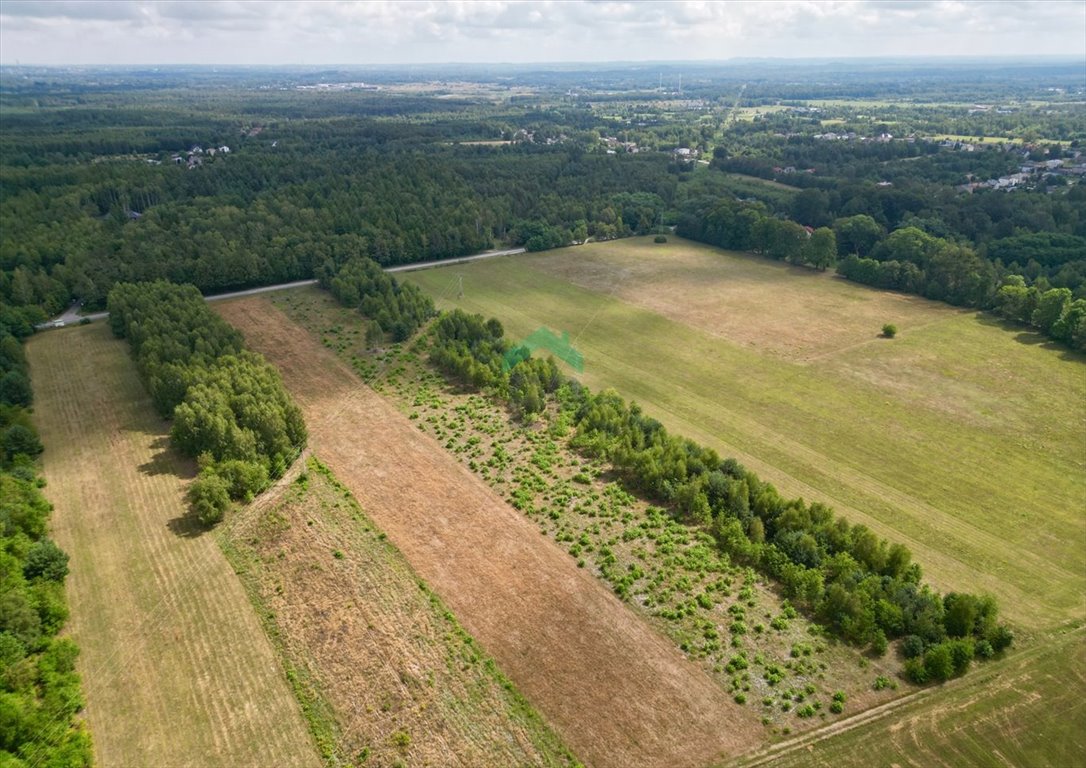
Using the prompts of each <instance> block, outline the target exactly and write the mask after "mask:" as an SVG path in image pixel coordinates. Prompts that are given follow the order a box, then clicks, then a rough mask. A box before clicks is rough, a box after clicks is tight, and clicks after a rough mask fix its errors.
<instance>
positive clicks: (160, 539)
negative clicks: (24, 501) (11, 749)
mask: <svg viewBox="0 0 1086 768" xmlns="http://www.w3.org/2000/svg"><path fill="white" fill-rule="evenodd" d="M27 352H28V356H29V358H30V363H31V367H32V371H33V375H34V392H35V404H36V408H35V423H36V425H37V427H38V429H39V430H40V433H41V436H42V439H43V441H44V442H45V444H46V446H47V448H46V451H45V454H44V456H43V470H44V476H45V478H46V480H47V481H48V485H47V487H46V489H45V494H46V497H47V498H48V499H49V500H50V501H51V502H52V503H53V504H54V505H55V511H54V512H53V516H52V519H51V525H52V531H53V533H52V535H53V536H54V537H55V538H56V540H57V542H58V543H59V544H60V545H61V546H62V547H63V548H64V549H65V550H66V551H67V552H69V553H70V555H71V563H70V568H71V573H70V574H69V576H68V582H67V589H68V596H69V603H70V605H71V618H70V620H69V623H68V628H67V631H69V632H70V633H71V635H72V637H73V639H74V640H75V641H76V642H77V643H78V644H79V647H80V649H81V654H80V657H79V660H78V664H77V668H78V671H79V672H80V674H81V676H82V678H83V690H84V693H85V696H86V702H87V703H86V709H85V712H84V715H85V717H86V719H87V722H88V724H89V726H90V731H91V736H92V738H93V741H94V749H95V759H96V762H97V763H98V764H99V765H104V766H105V765H133V766H134V765H170V766H178V768H182V767H183V766H192V767H193V768H203V767H204V766H220V765H221V766H239V765H287V764H289V765H297V766H319V765H320V764H321V763H320V760H319V759H318V756H317V751H316V749H315V748H314V744H313V740H312V738H311V737H310V734H309V731H308V729H307V728H306V724H305V721H304V720H303V718H302V713H301V711H300V708H299V706H298V703H297V701H296V700H295V698H294V696H293V695H292V693H291V690H290V687H289V686H288V685H287V681H286V678H285V676H284V673H283V668H282V666H281V665H280V663H279V660H278V659H277V657H276V654H275V652H274V650H273V648H272V646H271V645H270V644H269V642H268V640H267V638H266V637H265V636H264V633H263V631H262V629H261V626H260V623H259V621H258V620H257V617H256V616H255V614H254V613H253V611H252V609H251V607H250V605H249V600H248V599H247V597H246V595H245V592H244V590H243V589H242V587H241V584H240V583H239V582H238V580H237V578H236V577H235V576H234V573H233V571H232V570H231V567H230V565H229V563H227V561H226V559H225V558H224V557H223V554H222V552H221V551H220V549H219V547H218V546H217V545H216V543H215V540H214V539H213V538H212V536H210V535H206V534H202V532H201V530H200V528H199V527H197V526H195V525H193V524H192V523H191V522H190V521H189V520H188V519H187V517H186V511H187V504H186V502H185V499H184V490H185V486H186V485H187V482H188V478H190V477H191V476H192V474H193V472H194V469H195V468H194V467H193V466H191V463H190V462H188V461H186V460H183V459H181V458H179V457H178V456H177V455H176V454H174V453H173V452H172V451H171V450H170V449H169V448H168V446H167V434H168V424H167V423H166V422H164V421H162V420H161V419H159V418H158V417H157V416H156V415H155V411H154V409H153V408H152V406H151V402H150V399H149V397H148V396H147V393H146V391H145V390H144V388H143V384H142V383H141V382H140V380H139V377H138V376H137V374H136V369H135V366H134V365H133V363H132V360H131V358H130V357H129V355H128V347H127V345H125V343H124V342H123V341H118V340H116V339H114V338H113V336H112V334H111V333H110V331H109V328H108V326H107V325H105V324H96V325H90V326H86V327H78V328H69V329H64V330H60V331H52V332H49V333H44V334H40V335H38V336H35V337H34V339H33V340H32V341H31V342H30V344H29V345H28V348H27Z"/></svg>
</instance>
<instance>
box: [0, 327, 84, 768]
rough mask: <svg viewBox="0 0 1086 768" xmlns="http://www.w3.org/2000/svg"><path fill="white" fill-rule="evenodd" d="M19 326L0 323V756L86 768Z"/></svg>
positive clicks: (60, 555) (62, 566)
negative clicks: (37, 465)
mask: <svg viewBox="0 0 1086 768" xmlns="http://www.w3.org/2000/svg"><path fill="white" fill-rule="evenodd" d="M10 317H11V315H6V316H5V317H4V318H0V320H5V321H6V320H7V319H9V318H10ZM17 319H18V318H17ZM27 326H28V324H27V323H23V322H16V323H8V322H0V443H2V448H3V450H2V452H0V756H11V757H13V758H14V761H12V762H11V765H13V766H14V765H22V764H23V762H20V761H24V762H26V764H34V765H64V766H72V767H77V766H85V765H90V764H91V745H90V736H89V735H88V734H87V732H86V730H85V729H84V728H83V727H82V726H80V725H78V724H76V722H75V719H74V718H75V716H76V713H78V712H79V710H80V709H82V707H83V697H82V694H81V693H80V683H79V676H78V675H77V674H76V672H75V658H76V656H77V655H78V653H79V649H78V648H77V647H76V645H75V643H73V642H72V641H71V640H70V639H69V638H58V637H57V633H58V632H59V631H60V629H61V627H62V626H63V625H64V622H65V620H66V619H67V618H68V606H67V602H66V601H65V597H64V579H65V577H66V576H67V575H68V555H67V554H65V553H64V551H63V550H61V549H60V547H58V546H57V545H56V544H55V543H54V542H53V541H52V540H51V539H50V538H49V537H48V536H47V535H46V521H47V519H48V517H49V513H50V511H52V506H51V505H50V504H49V502H48V501H46V500H45V498H44V497H43V496H42V494H41V491H40V490H39V489H40V488H41V487H42V486H43V485H44V484H45V481H44V480H42V479H40V478H38V477H37V475H36V473H35V470H34V464H33V461H34V457H36V456H37V455H38V454H40V453H41V451H42V444H41V441H40V440H39V438H38V433H37V431H36V430H35V429H34V425H33V424H32V423H31V421H30V415H29V408H30V405H31V404H32V402H33V392H32V390H31V388H30V378H29V375H28V371H27V365H26V357H25V355H24V353H23V347H22V344H21V339H22V338H25V336H28V335H29V334H30V332H31V329H30V328H29V327H27ZM0 763H3V764H4V765H7V764H8V763H7V762H4V760H3V759H2V758H0Z"/></svg>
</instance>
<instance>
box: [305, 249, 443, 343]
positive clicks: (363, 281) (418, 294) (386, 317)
mask: <svg viewBox="0 0 1086 768" xmlns="http://www.w3.org/2000/svg"><path fill="white" fill-rule="evenodd" d="M316 274H317V279H318V281H319V283H320V286H321V287H322V288H324V289H325V290H327V291H330V292H331V294H332V295H333V296H335V297H336V299H337V300H338V301H339V303H340V304H343V305H344V306H346V307H352V308H355V309H358V311H359V312H361V313H362V314H363V315H365V316H366V317H368V318H369V319H370V321H371V323H372V325H371V326H370V327H371V329H372V331H373V335H374V336H391V337H392V340H393V341H403V340H405V339H407V338H409V337H410V336H411V335H412V334H414V333H415V331H416V330H418V328H419V326H420V325H422V324H423V323H424V322H426V321H427V320H429V319H430V318H431V317H432V316H433V315H434V302H433V300H432V299H431V298H430V297H429V296H427V295H426V294H425V293H423V291H422V290H421V289H420V288H419V287H418V286H417V285H415V284H413V283H401V282H399V281H398V280H396V278H394V277H392V276H391V275H389V274H388V273H387V272H385V271H384V270H383V269H381V267H380V266H378V264H377V262H375V261H373V260H372V259H367V258H365V257H355V258H352V259H351V260H350V261H348V262H347V263H345V264H343V265H342V266H340V267H339V268H338V269H337V268H336V265H335V262H333V261H331V260H328V261H326V262H325V263H324V264H321V265H320V266H319V267H317V270H316ZM374 340H375V338H370V339H368V341H370V342H372V341H374Z"/></svg>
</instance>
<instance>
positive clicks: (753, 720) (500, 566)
mask: <svg viewBox="0 0 1086 768" xmlns="http://www.w3.org/2000/svg"><path fill="white" fill-rule="evenodd" d="M215 309H216V311H218V312H219V313H220V314H222V315H223V317H225V318H226V319H227V320H228V321H229V322H230V323H232V324H233V325H235V326H236V327H237V328H239V329H240V330H241V331H242V332H243V333H244V334H245V337H246V340H247V343H248V344H249V346H250V347H251V348H253V349H255V350H257V351H260V352H262V353H263V354H264V355H266V356H267V357H268V359H269V360H271V361H272V362H273V363H275V364H276V365H277V366H278V367H279V369H280V370H281V371H282V373H283V377H284V380H285V381H286V384H287V386H288V388H289V389H290V390H291V392H292V394H293V395H294V397H295V399H296V400H297V402H298V403H299V405H300V406H301V407H302V409H303V412H304V414H305V417H306V423H307V424H308V425H309V431H310V446H311V448H312V450H313V451H314V453H315V454H316V455H317V456H319V457H320V458H321V459H322V460H323V461H324V462H325V463H326V464H327V465H328V466H329V467H330V469H332V471H333V472H335V474H336V476H337V477H338V478H339V480H340V481H341V482H342V483H343V484H344V485H345V486H347V487H348V488H349V489H350V490H351V491H352V492H353V493H354V495H355V497H356V498H357V499H358V501H359V502H360V504H361V506H362V508H363V509H364V510H365V512H366V513H367V514H368V515H369V516H370V517H371V518H372V519H373V520H374V522H375V523H376V524H377V525H378V526H379V527H380V528H381V529H382V530H384V531H385V532H386V533H387V534H388V536H389V539H390V540H391V541H392V543H393V544H395V545H396V546H397V548H398V549H400V551H401V552H403V554H404V555H405V557H406V558H407V560H408V562H409V563H410V564H411V566H412V568H413V569H414V570H415V571H416V572H417V573H418V574H419V575H420V576H421V577H422V578H424V579H425V580H426V581H427V582H428V583H429V584H430V585H431V587H433V589H434V590H435V592H437V593H438V594H439V595H440V596H441V598H442V599H443V600H444V601H445V602H446V603H447V604H448V605H449V607H450V608H451V609H452V610H453V612H454V613H455V614H456V616H457V617H458V618H459V620H460V621H461V622H462V623H463V624H464V626H465V628H466V629H467V630H468V631H469V632H470V633H471V634H472V635H473V636H474V637H475V638H476V639H477V640H478V641H479V642H480V644H481V645H482V646H483V648H484V649H485V650H486V651H487V652H488V653H490V654H491V655H492V656H494V658H495V660H496V661H497V663H498V666H499V667H500V668H501V670H502V671H503V672H504V673H505V674H507V675H508V676H509V677H510V678H511V679H512V680H513V682H514V683H515V684H516V685H517V687H518V688H519V689H520V690H521V692H523V693H524V694H525V696H526V697H527V698H528V700H529V701H530V702H531V703H532V705H533V706H535V707H536V708H537V709H538V710H539V711H540V713H541V714H542V715H543V716H544V717H545V718H546V719H547V720H548V721H549V722H550V724H551V725H552V726H553V727H554V728H555V730H556V731H557V732H558V734H559V735H560V736H561V737H562V738H563V740H564V741H565V742H566V743H567V744H568V745H569V746H570V748H571V749H572V750H573V751H574V753H575V754H577V756H578V757H579V758H581V759H582V760H585V761H586V762H587V763H588V764H589V765H592V766H602V767H604V768H607V767H611V766H613V767H614V768H634V767H636V766H660V768H664V767H667V768H681V767H682V766H701V765H704V764H706V763H707V762H709V761H710V760H713V759H721V758H726V757H728V756H734V755H737V754H739V753H741V752H743V751H746V750H747V749H749V748H750V747H751V746H753V745H755V744H757V743H758V742H760V741H761V739H762V735H761V731H762V726H761V724H760V723H759V722H758V720H757V717H756V714H755V713H753V712H750V711H748V710H747V709H746V708H741V707H737V706H735V705H734V704H733V703H732V702H731V700H730V697H728V696H727V695H726V693H725V691H724V690H723V689H722V688H721V687H719V686H717V685H716V684H715V683H714V682H713V681H712V680H710V679H709V678H708V676H707V675H705V674H704V673H703V672H702V671H701V670H699V669H698V668H697V667H696V666H695V665H694V664H693V663H691V662H689V661H688V660H686V659H685V658H684V657H683V656H682V654H680V653H679V652H678V650H677V649H675V647H674V646H673V644H672V643H671V642H670V641H669V640H667V639H666V638H664V637H662V636H660V635H658V634H656V633H655V632H654V631H653V630H652V629H650V628H649V627H648V626H647V624H646V623H645V622H644V621H643V620H642V619H640V618H639V617H638V616H636V614H634V613H633V612H632V611H631V610H629V609H628V608H627V607H626V606H624V605H622V603H621V602H619V600H618V599H617V598H615V597H614V596H613V595H612V594H611V593H610V592H609V591H608V590H607V589H606V588H605V587H604V586H603V585H602V584H600V583H599V581H598V580H597V579H596V578H595V577H594V576H592V575H591V574H589V573H586V572H585V571H584V570H580V569H578V568H577V567H576V565H575V563H574V562H573V561H572V559H571V558H570V557H569V556H568V555H567V554H566V553H565V552H564V551H563V550H561V549H559V548H558V547H557V546H556V545H555V544H553V543H552V542H551V541H550V540H549V539H547V538H544V537H542V536H540V534H539V531H538V530H537V529H536V528H535V526H533V525H532V523H531V522H530V521H529V520H527V519H526V518H525V517H524V516H523V515H521V514H520V513H519V512H517V511H516V510H514V509H512V508H511V507H509V506H508V505H507V504H506V503H505V502H504V501H503V500H502V499H501V497H499V496H498V495H497V494H496V493H495V492H494V491H493V490H491V489H490V488H489V487H488V486H486V485H485V484H484V483H483V482H482V481H481V480H479V479H478V478H476V477H475V476H474V475H472V474H471V473H470V472H469V470H468V469H467V468H465V467H463V466H461V465H460V464H459V463H458V462H457V461H456V459H455V458H453V457H452V456H450V455H448V454H447V453H446V451H445V450H444V449H443V448H442V447H441V445H439V444H438V443H437V442H435V441H434V440H433V439H432V438H431V437H429V436H427V435H424V434H422V433H420V431H419V430H418V429H417V428H416V427H415V426H414V425H413V424H412V422H411V421H410V420H408V419H407V417H406V416H404V415H402V414H401V413H399V412H398V411H397V410H396V409H395V407H394V406H393V405H391V404H390V403H388V402H386V401H385V400H384V399H383V398H381V397H380V396H379V395H377V394H376V393H375V392H373V391H372V390H371V389H369V388H368V387H366V386H365V385H363V384H362V383H361V382H360V381H359V380H358V379H357V377H356V376H355V374H354V373H353V372H352V371H351V369H350V368H348V367H347V366H346V365H345V364H344V363H342V362H341V361H339V360H338V359H337V358H336V357H335V355H334V354H333V353H332V352H331V351H329V350H327V349H325V348H324V347H322V346H321V344H320V342H319V341H318V340H317V339H315V338H314V337H313V336H311V335H310V334H309V333H307V332H306V331H305V330H303V329H302V328H300V327H299V326H297V325H295V324H293V323H292V322H291V321H290V320H289V319H288V318H287V317H286V316H285V315H284V314H282V313H281V312H280V311H279V310H278V309H276V308H275V307H273V306H272V305H271V303H270V302H268V301H267V300H265V299H261V298H252V299H243V300H239V301H232V302H225V303H223V304H219V305H216V307H215Z"/></svg>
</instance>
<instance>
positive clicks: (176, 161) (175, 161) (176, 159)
mask: <svg viewBox="0 0 1086 768" xmlns="http://www.w3.org/2000/svg"><path fill="white" fill-rule="evenodd" d="M170 162H171V163H173V164H174V165H181V164H182V163H184V162H185V158H183V157H181V155H174V156H173V157H171V158H170Z"/></svg>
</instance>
